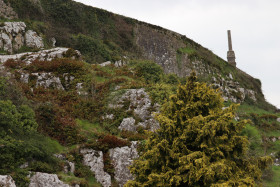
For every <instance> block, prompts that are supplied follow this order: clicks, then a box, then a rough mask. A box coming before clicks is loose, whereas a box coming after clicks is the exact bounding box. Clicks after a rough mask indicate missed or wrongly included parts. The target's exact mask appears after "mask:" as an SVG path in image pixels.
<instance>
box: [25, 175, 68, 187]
mask: <svg viewBox="0 0 280 187" xmlns="http://www.w3.org/2000/svg"><path fill="white" fill-rule="evenodd" d="M54 186H55V187H70V186H69V185H68V184H64V183H63V182H62V181H61V180H59V179H58V177H57V175H56V174H48V173H41V172H36V173H35V175H33V176H32V177H31V178H30V184H29V187H54Z"/></svg>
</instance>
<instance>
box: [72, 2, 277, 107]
mask: <svg viewBox="0 0 280 187" xmlns="http://www.w3.org/2000/svg"><path fill="white" fill-rule="evenodd" d="M76 1H79V2H82V3H84V4H87V5H91V6H94V7H99V8H102V9H105V10H108V11H111V12H114V13H117V14H121V15H125V16H128V17H132V18H136V19H138V20H141V21H145V22H148V23H152V24H155V25H159V26H162V27H164V28H167V29H169V30H173V31H175V32H178V33H180V34H183V35H186V36H187V37H188V38H191V39H193V40H194V41H196V42H198V43H200V44H201V45H203V46H204V47H206V48H208V49H210V50H212V51H213V52H214V53H215V54H217V55H219V56H220V57H222V58H223V59H226V53H227V50H228V49H227V48H228V46H227V30H231V34H232V40H233V50H234V51H235V55H236V62H237V67H238V68H240V69H241V70H243V71H245V72H247V73H248V74H250V75H252V76H253V77H255V78H258V79H260V80H261V81H262V89H263V92H264V94H265V97H266V99H267V100H268V101H269V102H270V103H272V104H274V105H275V106H277V107H278V108H280V96H279V93H280V86H279V85H280V84H279V82H280V73H279V70H280V0H172V1H171V0H76Z"/></svg>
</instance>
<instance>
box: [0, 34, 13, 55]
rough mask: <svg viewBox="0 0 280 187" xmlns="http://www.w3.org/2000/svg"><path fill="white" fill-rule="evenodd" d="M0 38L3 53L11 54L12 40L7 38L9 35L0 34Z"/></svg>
mask: <svg viewBox="0 0 280 187" xmlns="http://www.w3.org/2000/svg"><path fill="white" fill-rule="evenodd" d="M0 38H2V40H3V48H4V51H7V52H9V53H10V54H11V53H12V52H13V46H12V40H11V38H10V37H9V35H8V34H6V33H2V34H1V37H0Z"/></svg>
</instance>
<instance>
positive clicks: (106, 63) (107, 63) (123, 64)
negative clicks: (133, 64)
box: [99, 57, 127, 67]
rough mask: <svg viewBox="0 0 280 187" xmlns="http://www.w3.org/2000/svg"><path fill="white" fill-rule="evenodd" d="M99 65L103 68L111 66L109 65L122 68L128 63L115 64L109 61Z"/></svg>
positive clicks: (119, 62)
mask: <svg viewBox="0 0 280 187" xmlns="http://www.w3.org/2000/svg"><path fill="white" fill-rule="evenodd" d="M124 58H126V57H124ZM99 65H100V66H102V67H104V66H109V65H114V66H115V67H122V66H125V65H127V62H125V61H122V60H119V61H116V62H115V63H113V62H111V61H107V62H103V63H101V64H99Z"/></svg>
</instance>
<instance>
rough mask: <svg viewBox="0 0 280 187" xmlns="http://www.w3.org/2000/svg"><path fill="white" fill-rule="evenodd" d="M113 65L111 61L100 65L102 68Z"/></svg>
mask: <svg viewBox="0 0 280 187" xmlns="http://www.w3.org/2000/svg"><path fill="white" fill-rule="evenodd" d="M111 64H112V63H111V62H110V61H107V62H103V63H101V64H99V65H100V66H102V67H104V66H109V65H111Z"/></svg>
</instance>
